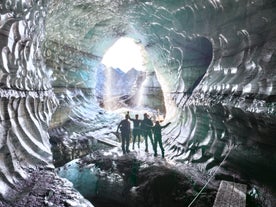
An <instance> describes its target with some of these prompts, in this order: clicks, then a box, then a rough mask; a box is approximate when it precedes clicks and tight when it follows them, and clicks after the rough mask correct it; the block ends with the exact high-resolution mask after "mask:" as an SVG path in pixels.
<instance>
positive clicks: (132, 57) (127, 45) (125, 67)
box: [101, 37, 146, 73]
mask: <svg viewBox="0 0 276 207" xmlns="http://www.w3.org/2000/svg"><path fill="white" fill-rule="evenodd" d="M101 63H102V64H103V65H105V67H106V68H114V69H120V70H121V71H123V72H124V73H127V72H128V71H129V70H131V69H136V70H138V71H144V70H145V64H146V52H145V48H144V47H143V46H142V45H141V44H140V41H136V40H134V39H133V38H130V37H121V38H120V39H118V40H117V41H116V42H115V43H114V44H113V45H112V46H111V47H110V48H109V49H108V50H107V51H106V52H105V54H104V56H103V59H102V61H101Z"/></svg>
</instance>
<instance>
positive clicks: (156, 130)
mask: <svg viewBox="0 0 276 207" xmlns="http://www.w3.org/2000/svg"><path fill="white" fill-rule="evenodd" d="M170 124H171V122H169V123H167V124H166V125H165V126H161V125H160V123H159V121H156V122H155V125H154V126H153V127H152V131H153V134H154V156H155V157H156V156H157V144H159V147H160V149H161V152H162V158H164V157H165V150H164V147H163V144H162V134H161V129H163V128H165V127H167V126H169V125H170Z"/></svg>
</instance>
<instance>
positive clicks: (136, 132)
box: [129, 114, 142, 150]
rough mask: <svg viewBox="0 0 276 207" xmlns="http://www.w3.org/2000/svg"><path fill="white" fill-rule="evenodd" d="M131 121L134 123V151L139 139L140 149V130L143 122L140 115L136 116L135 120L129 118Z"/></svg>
mask: <svg viewBox="0 0 276 207" xmlns="http://www.w3.org/2000/svg"><path fill="white" fill-rule="evenodd" d="M129 119H130V121H132V122H133V129H132V136H133V145H132V149H133V150H134V144H135V141H136V138H137V142H138V148H140V134H141V132H140V131H141V129H140V125H141V122H142V120H140V119H139V115H138V114H136V115H135V119H132V118H129Z"/></svg>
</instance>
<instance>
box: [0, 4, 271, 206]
mask: <svg viewBox="0 0 276 207" xmlns="http://www.w3.org/2000/svg"><path fill="white" fill-rule="evenodd" d="M275 9H276V2H274V1H270V0H236V1H231V0H206V1H202V0H149V1H145V0H105V1H97V0H77V1H76V0H67V1H62V0H48V1H47V0H14V1H11V0H2V1H1V3H0V37H1V39H0V49H1V58H0V78H1V82H0V83H1V89H0V98H1V100H0V108H1V110H0V118H1V125H0V126H1V132H0V134H1V142H0V143H1V145H0V146H1V148H0V149H1V150H0V152H1V154H0V156H1V158H0V161H1V165H0V175H1V176H0V177H1V178H0V186H1V187H0V188H1V192H0V195H1V196H0V198H1V201H0V205H2V203H1V202H3V203H5V205H7V206H8V205H10V203H11V202H13V201H15V199H18V200H20V199H21V198H22V197H24V196H26V195H25V194H24V193H22V194H20V193H19V192H23V191H24V189H27V188H24V187H22V186H24V183H26V181H28V180H31V179H32V174H35V172H36V171H39V170H41V169H47V170H49V174H51V173H50V172H51V169H53V168H54V165H53V164H54V162H53V158H52V152H51V145H50V142H49V134H48V131H50V134H51V135H58V136H55V137H57V138H60V139H61V140H62V139H63V138H68V139H67V140H66V141H67V143H68V148H66V147H65V148H64V149H65V150H67V149H68V150H70V147H71V145H70V144H72V143H74V142H75V141H76V140H77V141H76V142H78V141H79V140H80V139H81V138H82V137H95V138H97V137H106V138H110V139H113V140H115V139H116V137H115V135H114V134H112V132H113V131H114V130H115V128H116V123H117V122H118V121H119V119H120V118H121V116H120V114H118V113H115V112H112V111H111V112H110V111H106V110H105V109H104V108H101V105H100V103H99V99H97V97H98V95H99V94H100V95H103V94H101V92H102V91H101V90H100V91H97V89H99V84H100V85H101V84H102V85H104V84H110V85H112V86H114V85H115V83H114V82H112V83H109V82H108V81H104V80H105V79H104V78H103V79H101V78H100V76H99V67H101V59H102V57H103V55H104V53H105V52H106V51H107V50H108V48H109V47H111V46H112V44H113V43H115V42H116V41H117V40H118V39H119V38H121V37H130V38H133V39H134V40H135V41H136V42H137V44H141V45H142V46H143V47H144V48H145V51H146V52H147V64H146V71H145V73H146V77H145V80H146V81H144V82H143V83H141V84H140V85H139V87H138V88H137V90H127V91H126V93H127V94H124V93H125V91H118V92H119V94H120V97H122V99H120V101H122V103H123V104H119V105H117V106H116V107H117V108H116V109H117V112H118V111H119V112H122V111H123V112H124V110H130V111H131V110H132V109H133V110H140V108H137V107H134V105H133V103H135V102H136V99H134V98H136V96H137V94H138V91H139V90H142V91H143V93H141V94H142V95H143V96H142V103H143V104H144V105H143V106H144V107H145V108H144V109H142V110H152V111H153V112H154V113H155V111H158V110H160V111H161V112H163V113H165V115H166V116H165V121H171V122H172V124H171V125H170V126H169V127H168V128H166V129H164V136H163V137H164V146H165V150H166V157H167V159H169V160H172V161H174V162H177V163H180V164H183V165H186V164H189V165H193V166H198V167H199V168H200V169H204V172H206V173H212V172H213V171H214V169H216V167H218V166H220V168H219V171H218V174H217V178H218V179H219V178H227V179H230V180H231V179H232V180H238V181H241V182H245V183H247V184H248V185H249V187H252V186H254V185H256V186H259V187H260V186H261V187H262V188H264V189H266V190H264V192H271V194H272V195H275V191H276V190H275V189H276V186H275V182H274V181H275V178H276V177H275V175H276V167H275V163H276V155H275V147H276V140H275V137H276V117H275V113H276V111H275V110H276V105H275V103H276V99H275V97H276V96H275V95H276V89H275V85H276V84H275V83H276V75H275V47H276V29H275V28H276V27H275V26H276V18H275V16H276V13H275ZM99 81H103V82H102V83H101V82H100V83H99ZM133 88H135V87H133ZM115 92H116V91H115ZM124 95H125V96H124ZM124 97H127V100H126V99H124ZM112 98H113V97H112ZM103 99H104V98H103ZM115 100H117V99H115ZM103 101H104V100H103ZM121 106H124V107H125V108H126V109H125V108H120V107H121ZM128 107H129V108H128ZM162 107H163V108H162ZM131 112H132V111H131ZM55 133H56V134H55ZM68 140H69V141H68ZM72 140H73V141H72ZM74 140H75V141H74ZM63 141H64V140H63ZM92 144H93V143H92ZM225 158H227V159H225ZM56 179H57V180H58V179H59V178H58V177H57V178H56ZM26 185H27V184H26ZM66 185H67V184H66V182H64V186H66ZM18 186H20V187H18ZM60 187H61V188H62V185H61V186H60ZM72 194H74V195H75V197H74V196H71V198H73V201H74V202H75V204H73V203H74V202H73V201H72V203H71V205H72V206H74V205H75V206H77V205H78V202H79V204H80V203H82V204H80V205H83V206H85V205H87V206H89V205H91V204H88V202H87V203H86V200H85V199H83V198H81V197H80V196H79V194H78V192H75V191H74V190H73V189H72ZM19 195H20V196H19ZM263 196H266V195H263ZM74 199H75V200H74ZM264 200H265V199H264ZM273 201H274V202H275V198H273V199H270V200H265V201H263V205H266V206H272V205H273ZM22 202H24V199H23V201H22ZM26 202H27V201H26Z"/></svg>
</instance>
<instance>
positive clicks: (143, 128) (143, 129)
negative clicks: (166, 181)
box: [117, 113, 171, 158]
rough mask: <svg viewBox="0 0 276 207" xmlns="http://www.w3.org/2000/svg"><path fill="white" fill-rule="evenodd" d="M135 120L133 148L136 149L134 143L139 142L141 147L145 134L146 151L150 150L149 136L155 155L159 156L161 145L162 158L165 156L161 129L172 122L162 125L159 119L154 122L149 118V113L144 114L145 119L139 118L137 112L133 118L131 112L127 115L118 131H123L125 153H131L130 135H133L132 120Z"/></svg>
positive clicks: (122, 138)
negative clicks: (158, 151)
mask: <svg viewBox="0 0 276 207" xmlns="http://www.w3.org/2000/svg"><path fill="white" fill-rule="evenodd" d="M129 120H130V121H132V122H133V130H132V137H133V145H132V149H133V150H134V144H135V142H136V139H137V142H138V148H140V137H141V136H143V138H144V140H145V151H146V152H148V138H149V139H150V142H151V144H152V148H153V151H154V156H157V145H159V147H160V149H161V152H162V158H164V156H165V151H164V147H163V144H162V134H161V129H163V128H165V127H167V126H168V125H169V124H170V123H171V122H169V123H167V124H166V125H164V126H161V125H160V123H159V121H156V122H155V124H153V122H152V120H151V119H150V118H149V115H148V114H147V113H145V114H144V119H142V120H141V119H139V115H138V114H136V115H135V118H134V119H132V118H130V116H129V113H127V114H126V115H125V119H123V120H122V121H121V122H120V123H119V125H118V128H117V132H118V131H119V130H120V132H121V140H122V150H123V153H124V154H125V153H129V152H130V150H129V144H130V137H131V127H130V121H129ZM152 135H153V136H152Z"/></svg>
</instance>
